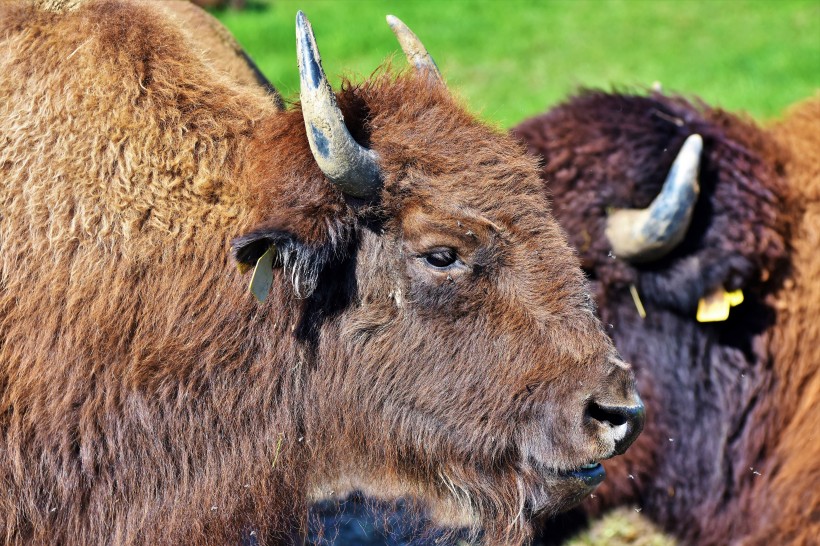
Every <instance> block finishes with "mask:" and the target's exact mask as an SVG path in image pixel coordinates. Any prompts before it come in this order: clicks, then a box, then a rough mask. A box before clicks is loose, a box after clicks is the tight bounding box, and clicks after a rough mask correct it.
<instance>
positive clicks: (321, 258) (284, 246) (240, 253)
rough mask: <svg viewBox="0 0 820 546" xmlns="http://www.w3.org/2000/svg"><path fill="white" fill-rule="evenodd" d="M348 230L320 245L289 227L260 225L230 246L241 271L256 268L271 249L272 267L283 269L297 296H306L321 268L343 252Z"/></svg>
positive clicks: (316, 279) (313, 287) (317, 279)
mask: <svg viewBox="0 0 820 546" xmlns="http://www.w3.org/2000/svg"><path fill="white" fill-rule="evenodd" d="M349 231H350V230H347V229H341V230H340V231H339V232H336V233H334V234H333V236H330V237H328V238H327V239H326V240H325V241H324V242H322V243H318V244H317V243H307V242H305V241H303V240H300V238H299V237H297V236H296V235H294V234H292V233H290V232H288V231H287V230H283V229H275V228H265V227H261V228H256V229H254V230H253V231H251V232H249V233H247V234H245V235H242V236H240V237H237V238H236V239H234V240H233V241H231V248H232V250H233V256H234V258H235V259H236V261H237V263H238V264H239V268H240V271H247V270H248V269H251V268H253V267H255V266H256V265H257V262H258V261H259V259H260V258H261V257H262V256H263V255H264V254H265V252H267V251H268V250H269V249H271V250H272V252H273V260H272V262H273V264H272V267H273V269H277V268H282V270H283V271H284V273H285V275H287V276H288V278H290V281H291V283H292V284H293V289H294V293H295V294H296V297H297V298H307V297H310V295H311V294H312V293H313V292H314V290H316V285H317V283H318V281H319V275H320V273H321V272H322V270H323V269H324V268H325V267H326V266H327V265H328V264H329V263H330V261H331V260H333V259H339V258H341V257H342V256H343V255H344V248H345V247H346V245H347V242H348V241H349V236H347V235H348V234H349ZM265 292H266V290H265Z"/></svg>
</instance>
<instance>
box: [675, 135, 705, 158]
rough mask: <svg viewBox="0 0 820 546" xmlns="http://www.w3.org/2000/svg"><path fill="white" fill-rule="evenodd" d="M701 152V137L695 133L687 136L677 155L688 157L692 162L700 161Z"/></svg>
mask: <svg viewBox="0 0 820 546" xmlns="http://www.w3.org/2000/svg"><path fill="white" fill-rule="evenodd" d="M702 151H703V137H702V136H700V135H699V134H697V133H693V134H691V135H689V136H688V137H687V138H686V140H685V141H684V142H683V146H681V150H680V152H679V153H678V155H679V156H682V157H684V156H685V157H690V158H693V160H698V161H699V160H700V154H701V152H702Z"/></svg>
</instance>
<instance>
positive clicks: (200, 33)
mask: <svg viewBox="0 0 820 546" xmlns="http://www.w3.org/2000/svg"><path fill="white" fill-rule="evenodd" d="M161 6H162V7H161V9H162V10H164V11H166V12H167V13H168V16H170V17H176V18H178V20H179V22H180V27H181V28H182V29H184V31H185V32H186V34H187V36H189V37H190V40H191V42H192V43H194V44H196V45H197V46H199V47H201V48H202V56H203V57H204V58H205V59H206V61H207V62H208V63H209V64H210V65H211V66H212V67H213V68H215V69H216V70H219V71H224V72H225V73H227V74H229V75H230V76H231V77H233V78H234V80H236V81H237V82H238V83H242V84H245V85H247V86H249V87H251V88H254V87H261V88H262V89H264V90H265V91H267V92H268V93H270V94H271V95H272V96H273V100H274V101H276V103H277V104H278V105H279V106H280V108H283V109H284V103H283V102H282V97H281V96H280V95H279V92H278V91H277V90H276V88H275V87H274V86H273V85H271V83H270V82H269V81H268V80H267V78H265V76H264V75H263V74H262V72H261V71H260V70H259V68H258V67H257V66H256V64H255V63H254V62H253V60H252V59H251V58H250V56H249V55H248V54H247V53H246V52H245V50H244V49H243V48H242V46H241V45H239V43H238V42H237V41H236V38H234V37H233V35H232V34H231V33H230V31H229V30H228V29H227V28H225V26H224V25H223V24H222V23H220V22H219V20H218V19H217V18H216V17H214V16H212V15H211V14H209V13H208V12H206V11H204V10H202V9H201V8H199V7H198V6H196V5H194V4H192V3H190V2H188V1H187V0H165V1H164V2H161Z"/></svg>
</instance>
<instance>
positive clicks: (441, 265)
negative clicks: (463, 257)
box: [422, 248, 458, 269]
mask: <svg viewBox="0 0 820 546" xmlns="http://www.w3.org/2000/svg"><path fill="white" fill-rule="evenodd" d="M422 258H423V259H424V261H425V262H426V263H427V265H429V266H430V267H433V268H435V269H447V268H449V267H450V266H452V265H453V264H455V263H456V262H457V261H458V258H457V257H456V251H455V250H453V249H452V248H439V249H436V250H434V251H432V252H428V253H427V254H424V255H422Z"/></svg>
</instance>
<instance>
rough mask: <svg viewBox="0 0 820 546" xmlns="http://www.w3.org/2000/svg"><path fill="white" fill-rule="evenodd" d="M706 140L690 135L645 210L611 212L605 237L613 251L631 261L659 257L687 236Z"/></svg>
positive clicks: (697, 190) (619, 256)
mask: <svg viewBox="0 0 820 546" xmlns="http://www.w3.org/2000/svg"><path fill="white" fill-rule="evenodd" d="M701 150H703V139H702V138H701V136H700V135H691V136H690V137H689V138H687V139H686V142H684V143H683V147H682V148H681V150H680V152H679V153H678V157H676V158H675V162H674V163H672V168H671V169H669V175H668V176H667V177H666V181H665V182H664V183H663V188H661V192H660V193H659V194H658V196H657V197H656V198H655V200H654V201H652V204H651V205H649V207H647V208H645V209H622V210H617V211H615V212H613V213H612V214H610V215H609V218H608V219H607V224H606V236H607V239H609V243H610V244H611V245H612V252H613V253H614V254H615V256H617V257H618V258H623V259H625V260H628V261H631V262H647V261H652V260H657V259H658V258H661V257H663V256H664V255H665V254H667V253H668V252H670V251H671V250H672V249H673V248H675V246H677V245H678V244H679V243H680V242H681V241H682V240H683V238H684V237H685V236H686V231H687V230H688V229H689V223H690V222H691V220H692V211H693V210H694V208H695V201H697V198H698V193H699V192H700V186H699V185H698V169H699V167H700V153H701Z"/></svg>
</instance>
